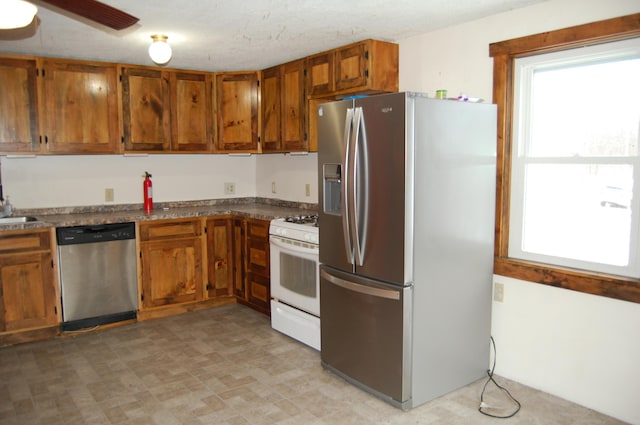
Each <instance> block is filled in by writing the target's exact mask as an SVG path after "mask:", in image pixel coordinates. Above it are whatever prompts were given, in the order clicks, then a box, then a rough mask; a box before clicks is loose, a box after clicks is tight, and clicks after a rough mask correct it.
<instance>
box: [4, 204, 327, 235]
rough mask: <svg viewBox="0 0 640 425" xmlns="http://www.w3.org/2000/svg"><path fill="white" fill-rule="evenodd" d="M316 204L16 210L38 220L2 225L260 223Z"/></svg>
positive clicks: (310, 209) (311, 211) (312, 210)
mask: <svg viewBox="0 0 640 425" xmlns="http://www.w3.org/2000/svg"><path fill="white" fill-rule="evenodd" d="M316 212H317V205H316V204H305V203H299V202H289V201H280V200H273V199H267V198H236V199H223V200H207V201H185V202H167V203H154V210H153V211H152V212H146V211H144V210H143V208H142V204H134V205H113V206H91V207H68V208H64V207H63V208H47V209H28V210H27V209H24V210H16V211H15V212H14V216H31V217H36V218H37V219H38V221H32V222H27V223H13V224H3V225H0V231H3V230H21V229H37V228H47V227H68V226H87V225H96V224H108V223H124V222H131V221H137V222H141V221H151V220H165V219H175V218H188V217H213V216H219V215H237V216H242V217H248V218H256V219H261V220H272V219H274V218H279V217H286V216H291V215H300V214H315V213H316Z"/></svg>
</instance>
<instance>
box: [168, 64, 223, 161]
mask: <svg viewBox="0 0 640 425" xmlns="http://www.w3.org/2000/svg"><path fill="white" fill-rule="evenodd" d="M171 94H172V96H173V98H172V100H171V104H172V108H171V129H172V138H171V150H172V151H177V152H208V151H210V150H211V146H212V139H213V136H212V134H213V132H212V125H213V124H212V121H213V112H212V108H213V105H212V99H211V80H210V77H209V75H208V74H204V73H190V72H182V71H176V72H172V73H171Z"/></svg>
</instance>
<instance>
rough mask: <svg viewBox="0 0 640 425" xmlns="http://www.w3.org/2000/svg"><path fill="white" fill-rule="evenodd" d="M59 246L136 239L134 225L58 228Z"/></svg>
mask: <svg viewBox="0 0 640 425" xmlns="http://www.w3.org/2000/svg"><path fill="white" fill-rule="evenodd" d="M56 236H57V239H58V245H74V244H81V243H93V242H108V241H120V240H126V239H135V238H136V227H135V224H134V223H112V224H99V225H94V226H74V227H58V228H57V229H56Z"/></svg>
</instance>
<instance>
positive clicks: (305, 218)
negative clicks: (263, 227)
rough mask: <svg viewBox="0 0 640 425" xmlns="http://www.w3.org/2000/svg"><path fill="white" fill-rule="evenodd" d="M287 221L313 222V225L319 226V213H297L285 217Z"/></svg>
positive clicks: (295, 222) (296, 222)
mask: <svg viewBox="0 0 640 425" xmlns="http://www.w3.org/2000/svg"><path fill="white" fill-rule="evenodd" d="M284 221H286V222H287V223H294V224H311V225H313V226H316V227H317V226H318V215H317V214H316V215H297V216H291V217H287V218H285V219H284Z"/></svg>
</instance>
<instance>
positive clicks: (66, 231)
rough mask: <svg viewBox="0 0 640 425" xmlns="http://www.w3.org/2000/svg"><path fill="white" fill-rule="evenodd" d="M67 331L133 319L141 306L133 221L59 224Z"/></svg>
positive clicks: (62, 285) (63, 300) (59, 254)
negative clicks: (139, 304) (94, 224)
mask: <svg viewBox="0 0 640 425" xmlns="http://www.w3.org/2000/svg"><path fill="white" fill-rule="evenodd" d="M56 234H57V240H58V257H59V260H60V261H59V264H60V288H61V295H62V319H63V323H62V329H63V330H65V331H68V330H76V329H80V328H85V327H90V326H96V325H101V324H105V323H111V322H117V321H121V320H127V319H133V318H135V317H136V311H137V309H138V284H137V272H136V241H135V237H136V233H135V224H134V223H119V224H105V225H96V226H75V227H60V228H57V229H56Z"/></svg>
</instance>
